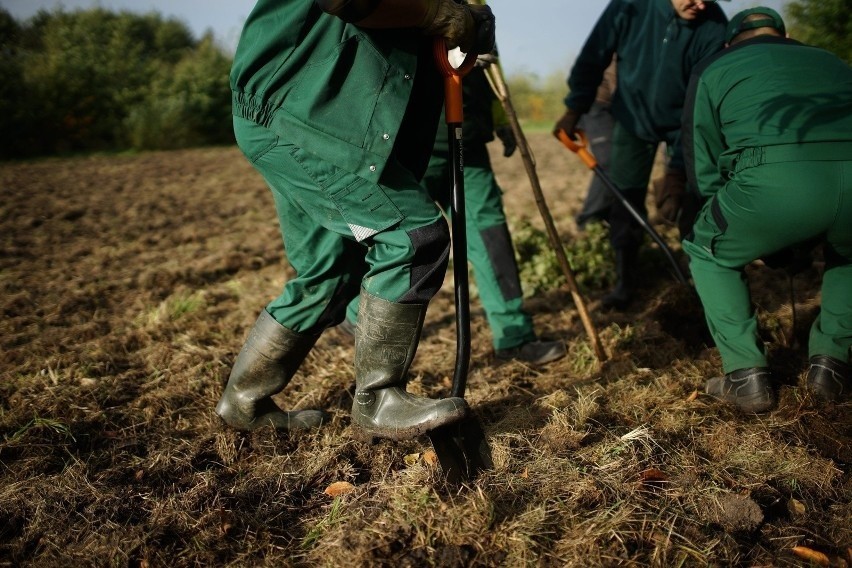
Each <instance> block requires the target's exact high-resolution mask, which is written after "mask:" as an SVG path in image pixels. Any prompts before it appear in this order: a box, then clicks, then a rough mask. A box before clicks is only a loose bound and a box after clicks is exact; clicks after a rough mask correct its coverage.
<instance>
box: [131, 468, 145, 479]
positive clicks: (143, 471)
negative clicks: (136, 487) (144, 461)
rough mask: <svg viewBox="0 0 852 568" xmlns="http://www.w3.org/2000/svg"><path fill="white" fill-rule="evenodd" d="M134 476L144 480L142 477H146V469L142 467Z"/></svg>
mask: <svg viewBox="0 0 852 568" xmlns="http://www.w3.org/2000/svg"><path fill="white" fill-rule="evenodd" d="M133 477H134V478H136V481H142V478H143V477H145V470H143V469H140V470H139V471H137V472H136V475H134V476H133Z"/></svg>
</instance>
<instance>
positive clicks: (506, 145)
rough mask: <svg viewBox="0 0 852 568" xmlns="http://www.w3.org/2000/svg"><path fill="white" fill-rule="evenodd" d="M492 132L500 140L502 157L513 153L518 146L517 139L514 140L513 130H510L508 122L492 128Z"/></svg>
mask: <svg viewBox="0 0 852 568" xmlns="http://www.w3.org/2000/svg"><path fill="white" fill-rule="evenodd" d="M494 134H496V135H497V138H499V139H500V142H502V143H503V157H505V158H508V157H509V156H511V155H512V154H514V153H515V149H516V148H517V147H518V141H517V140H515V132H514V131H513V130H512V127H511V126H509V125H508V124H503V125H501V126H498V127H496V128H495V129H494Z"/></svg>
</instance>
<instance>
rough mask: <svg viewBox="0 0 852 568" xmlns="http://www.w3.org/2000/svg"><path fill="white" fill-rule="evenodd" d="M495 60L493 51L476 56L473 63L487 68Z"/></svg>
mask: <svg viewBox="0 0 852 568" xmlns="http://www.w3.org/2000/svg"><path fill="white" fill-rule="evenodd" d="M496 61H497V56H496V55H494V54H493V53H483V54H482V55H477V56H476V63H474V65H476V66H477V67H480V68H482V69H488V68H489V67H491V64H492V63H495V62H496Z"/></svg>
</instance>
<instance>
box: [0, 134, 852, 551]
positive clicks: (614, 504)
mask: <svg viewBox="0 0 852 568" xmlns="http://www.w3.org/2000/svg"><path fill="white" fill-rule="evenodd" d="M531 142H532V143H533V147H534V148H535V150H536V154H537V161H538V170H539V173H540V174H541V177H542V186H543V187H544V190H545V194H546V195H547V196H548V200H549V204H550V206H551V208H552V213H553V215H554V218H555V219H556V220H557V225H558V227H559V230H560V232H561V233H562V235H563V238H564V239H566V240H567V239H570V238H573V237H574V236H575V235H574V233H575V230H574V224H573V221H572V215H573V214H574V213H575V212H576V211H577V209H578V207H579V204H580V201H581V198H582V194H583V191H584V188H585V186H586V184H587V182H588V177H589V174H588V172H586V171H583V170H581V166H580V164H579V162H578V161H576V158H575V157H573V156H572V155H570V154H569V153H568V152H567V151H565V150H564V149H562V147H561V146H559V145H558V143H555V142H554V141H552V139H550V137H549V136H548V135H546V134H543V135H534V136H532V137H531ZM494 163H495V167H496V168H497V172H498V176H499V179H500V180H501V183H502V185H503V187H504V189H506V202H507V210H508V211H510V212H527V217H528V218H529V220H530V221H531V222H532V223H533V224H534V225H536V226H539V227H540V226H542V223H541V221H540V220H539V219H538V218H537V215H536V209H535V204H534V201H533V199H532V196H531V194H530V192H529V191H528V190H527V188H528V185H527V182H526V176H525V173H524V170H523V167H522V165H521V162H520V159H519V158H518V157H517V156H516V157H513V158H511V159H509V160H504V159H503V158H501V157H499V156H497V155H495V156H494ZM0 183H2V187H3V188H4V189H3V191H4V200H3V203H2V204H0V220H2V224H3V231H2V236H0V239H2V240H0V243H2V249H0V250H2V255H0V269H1V270H0V290H2V294H0V306H2V313H3V318H2V319H0V338H2V339H0V341H2V344H1V345H0V347H2V353H0V364H2V367H1V368H0V371H2V382H0V565H3V566H6V565H8V566H12V565H14V566H69V565H98V566H100V565H103V566H107V565H109V566H113V565H115V566H199V565H203V566H213V565H230V566H273V565H276V566H277V565H288V566H341V565H346V566H352V565H355V566H387V567H399V566H527V565H534V566H613V565H618V566H706V565H716V566H728V565H745V566H798V565H802V561H801V560H798V559H797V557H795V556H794V555H793V553H792V548H793V547H794V546H806V547H810V548H813V549H815V550H819V551H821V552H824V553H825V554H827V555H828V556H829V558H830V559H831V560H832V562H834V563H835V565H837V566H840V565H843V564H842V563H843V562H846V563H847V564H848V563H850V562H852V558H850V556H849V555H850V551H849V549H850V546H852V477H850V463H852V448H850V439H852V412H850V409H852V405H850V404H848V403H847V404H845V405H832V406H820V405H817V404H815V403H814V401H813V400H811V399H810V397H808V396H807V394H806V392H805V391H804V389H802V388H801V387H800V381H801V378H802V373H803V370H804V360H805V358H806V348H805V347H803V345H806V342H807V341H806V340H807V328H808V326H809V324H810V322H811V321H812V320H813V317H814V316H815V314H816V310H817V309H818V285H819V270H820V263H819V262H816V263H815V264H814V266H813V267H812V268H811V269H810V270H808V271H806V272H805V273H803V274H801V275H799V276H797V277H796V288H797V293H796V298H795V300H796V317H797V321H796V329H795V330H793V333H791V332H790V328H791V324H792V321H791V320H792V312H793V310H792V308H791V305H790V298H789V294H788V291H787V282H786V280H785V277H784V276H783V272H780V271H773V270H769V269H768V268H766V267H763V266H759V265H756V266H753V267H750V268H749V275H750V277H751V281H752V289H753V293H754V295H755V300H756V302H757V304H758V306H759V316H760V319H761V323H762V327H763V329H764V331H765V339H766V341H767V342H768V346H769V349H770V353H771V355H772V362H773V363H772V364H773V366H774V367H775V370H776V371H777V372H778V373H777V375H778V377H779V379H780V384H779V388H780V395H781V404H780V406H779V408H778V409H777V410H775V411H773V412H772V413H769V414H767V415H765V416H762V417H759V418H758V417H746V416H741V415H739V414H737V413H736V412H734V411H732V410H730V409H728V408H725V407H723V406H720V405H719V404H717V403H715V402H714V401H712V400H710V399H708V398H707V397H705V396H704V395H701V394H699V393H700V391H701V389H702V385H703V381H704V380H705V379H706V378H707V377H709V376H712V375H713V374H715V373H717V372H718V371H719V367H720V364H719V363H720V362H719V358H718V354H717V352H716V351H715V350H714V349H713V348H712V347H709V346H708V345H707V343H706V341H707V339H706V333H705V332H704V324H703V320H702V315H701V309H700V306H697V305H696V303H695V300H694V299H693V298H692V297H691V296H690V295H689V294H688V293H687V292H685V291H684V290H683V289H681V288H679V287H678V286H677V285H676V284H674V283H673V282H672V280H671V279H670V278H669V277H668V275H667V274H666V272H665V270H664V269H660V267H661V266H664V265H663V264H661V263H660V262H659V259H658V258H657V255H655V254H654V252H653V251H652V250H649V252H648V254H647V256H646V260H647V261H648V262H647V263H646V265H647V267H648V268H647V271H646V277H647V281H648V285H647V287H646V289H644V290H643V292H642V300H641V301H640V302H638V303H637V305H636V306H635V308H634V309H632V310H631V311H629V312H627V313H623V314H619V313H601V312H599V311H598V310H597V299H598V298H599V297H600V295H601V294H602V291H601V290H590V291H589V293H588V300H589V307H590V309H591V311H592V315H593V318H594V320H595V322H596V325H597V326H598V329H599V332H600V335H601V339H602V341H603V343H604V345H605V347H606V349H607V351H608V352H609V354H610V360H609V361H608V362H607V363H606V364H605V365H604V366H603V367H601V368H598V366H597V364H596V362H595V360H594V356H593V351H592V349H591V347H590V344H589V341H588V340H587V338H586V337H585V335H584V332H583V327H582V325H581V323H580V320H579V318H578V317H577V313H576V310H575V309H574V307H573V305H572V303H571V298H570V295H568V294H567V293H566V292H565V291H560V290H556V291H551V292H547V293H542V294H540V295H537V296H535V297H533V298H531V299H530V300H529V302H528V308H529V310H530V311H531V312H532V313H533V316H534V318H535V322H536V328H537V330H538V331H539V332H540V333H541V334H542V335H547V336H550V337H558V338H562V339H564V340H565V341H566V343H567V345H568V349H569V356H568V357H567V358H565V359H563V360H561V361H558V362H555V363H553V364H551V365H549V366H547V367H545V368H542V369H535V368H531V367H529V366H526V365H522V364H519V363H500V362H498V361H496V360H495V359H494V358H493V356H492V354H491V347H490V336H489V332H488V328H487V326H486V324H485V323H484V321H483V318H482V314H481V311H480V309H479V307H478V305H477V304H476V303H474V306H473V322H472V324H473V339H474V341H473V346H472V349H473V365H472V368H471V373H470V379H469V398H470V401H471V403H472V405H473V406H474V408H475V409H476V412H477V414H478V416H479V417H480V419H481V421H482V424H483V427H484V428H485V430H486V433H487V435H488V439H489V442H490V444H491V448H492V451H493V454H494V460H495V468H494V469H493V470H491V471H488V472H486V473H484V474H483V475H481V476H480V477H479V478H477V479H476V480H475V481H474V482H472V483H471V484H469V485H468V486H462V487H450V486H447V485H446V484H445V483H444V481H443V478H442V476H441V472H440V470H439V469H438V468H437V467H436V466H435V465H433V464H432V463H431V460H430V459H429V456H428V450H429V446H428V441H427V440H426V439H418V440H412V441H407V442H400V443H388V442H382V443H379V444H377V445H375V446H370V445H366V444H364V443H363V442H360V441H356V440H355V439H354V438H353V437H352V432H351V429H350V425H349V407H350V405H351V397H352V392H353V371H352V364H351V363H352V356H353V352H352V345H351V341H350V340H349V339H348V338H347V337H345V336H344V335H342V334H340V333H338V332H336V331H334V330H330V331H329V332H327V333H326V334H325V335H324V336H323V337H322V338H321V339H320V342H319V343H318V345H317V347H316V348H315V350H314V351H313V352H312V354H311V355H310V356H309V358H308V360H307V361H306V362H305V364H304V366H303V367H302V369H301V370H300V372H299V374H298V375H297V376H296V378H295V379H294V381H293V383H292V384H291V385H290V387H288V389H287V390H286V391H285V392H284V393H282V394H281V395H280V397H279V398H280V401H281V402H282V404H284V405H285V406H288V407H293V408H309V407H320V408H324V409H326V410H328V411H329V412H330V413H331V415H332V420H331V423H330V424H328V425H327V426H325V427H323V428H322V429H321V430H319V431H318V432H316V433H313V434H309V435H300V436H295V435H288V434H278V433H275V432H272V431H269V430H263V431H259V432H255V433H251V434H243V433H237V432H234V431H231V430H229V429H226V428H223V427H222V425H221V424H220V423H219V421H218V419H217V418H216V416H215V415H214V413H213V406H214V405H215V402H216V400H217V399H218V397H219V394H220V393H221V389H222V386H223V384H224V382H225V380H226V377H227V374H228V371H229V368H230V364H231V362H232V361H233V358H234V356H235V355H236V353H237V351H238V350H239V347H240V345H241V343H242V341H243V338H244V336H245V334H246V332H247V330H248V328H249V326H250V325H251V324H252V322H253V321H254V318H255V316H256V314H257V311H258V310H259V309H260V308H261V307H262V306H263V305H264V304H265V303H266V302H267V301H268V300H269V298H270V297H271V296H273V295H275V294H276V291H277V290H278V289H279V288H280V286H281V285H282V284H283V282H284V280H285V279H286V277H287V276H288V275H289V268H288V267H287V266H286V263H284V262H283V259H282V257H281V252H280V244H279V236H278V230H277V227H276V224H275V217H274V214H273V211H272V210H271V208H270V207H271V201H270V199H269V196H268V194H267V190H266V189H265V187H264V186H263V184H262V182H261V181H260V180H259V178H258V177H257V176H256V174H255V173H254V172H253V171H252V170H251V169H250V167H249V166H248V165H247V164H246V163H245V160H244V159H243V158H242V157H241V156H240V155H239V153H238V152H237V151H236V150H234V149H232V148H223V149H205V150H195V151H186V152H174V153H154V154H144V155H140V156H127V157H125V156H122V157H93V158H81V159H74V160H45V161H39V162H33V163H21V164H11V163H7V164H2V165H0ZM511 215H512V213H510V216H511ZM521 220H522V219H521V217H520V216H517V217H515V216H511V222H512V223H513V224H515V223H519V222H521ZM669 237H672V235H669ZM817 260H818V259H817ZM452 322H453V314H452V289H451V283H450V279H449V278H448V281H447V284H446V285H445V287H444V289H442V291H441V292H440V293H439V294H438V296H437V297H436V299H435V301H434V302H433V305H432V307H431V308H430V310H429V314H428V317H427V324H426V328H425V333H424V338H423V342H422V344H421V347H420V349H419V351H418V356H417V359H416V360H415V362H414V366H413V368H412V377H413V380H412V385H411V389H412V390H414V391H416V392H419V393H422V394H426V395H429V396H446V395H447V394H448V393H449V377H451V376H452V371H453V361H452V360H451V357H449V358H448V357H447V354H448V353H452V352H453V345H454V339H453V332H452ZM696 391H698V393H696ZM337 481H346V482H349V483H351V484H352V485H353V486H354V490H353V491H351V492H349V493H345V494H342V495H339V496H337V497H330V496H329V495H326V494H325V493H324V490H325V489H326V487H328V486H329V485H330V484H331V483H334V482H337Z"/></svg>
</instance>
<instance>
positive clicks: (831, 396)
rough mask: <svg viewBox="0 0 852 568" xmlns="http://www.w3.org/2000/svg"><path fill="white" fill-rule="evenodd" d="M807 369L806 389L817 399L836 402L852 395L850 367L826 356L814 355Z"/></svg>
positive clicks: (851, 371) (851, 366)
mask: <svg viewBox="0 0 852 568" xmlns="http://www.w3.org/2000/svg"><path fill="white" fill-rule="evenodd" d="M810 363H811V365H810V367H809V368H808V389H809V390H810V391H811V392H812V393H813V394H814V395H815V396H816V397H818V398H821V399H822V400H827V401H830V402H837V401H840V400H843V399H845V398H848V397H849V394H850V393H852V365H850V364H849V363H844V362H843V361H841V360H840V359H835V358H834V357H829V356H828V355H814V356H813V357H811V360H810Z"/></svg>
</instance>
